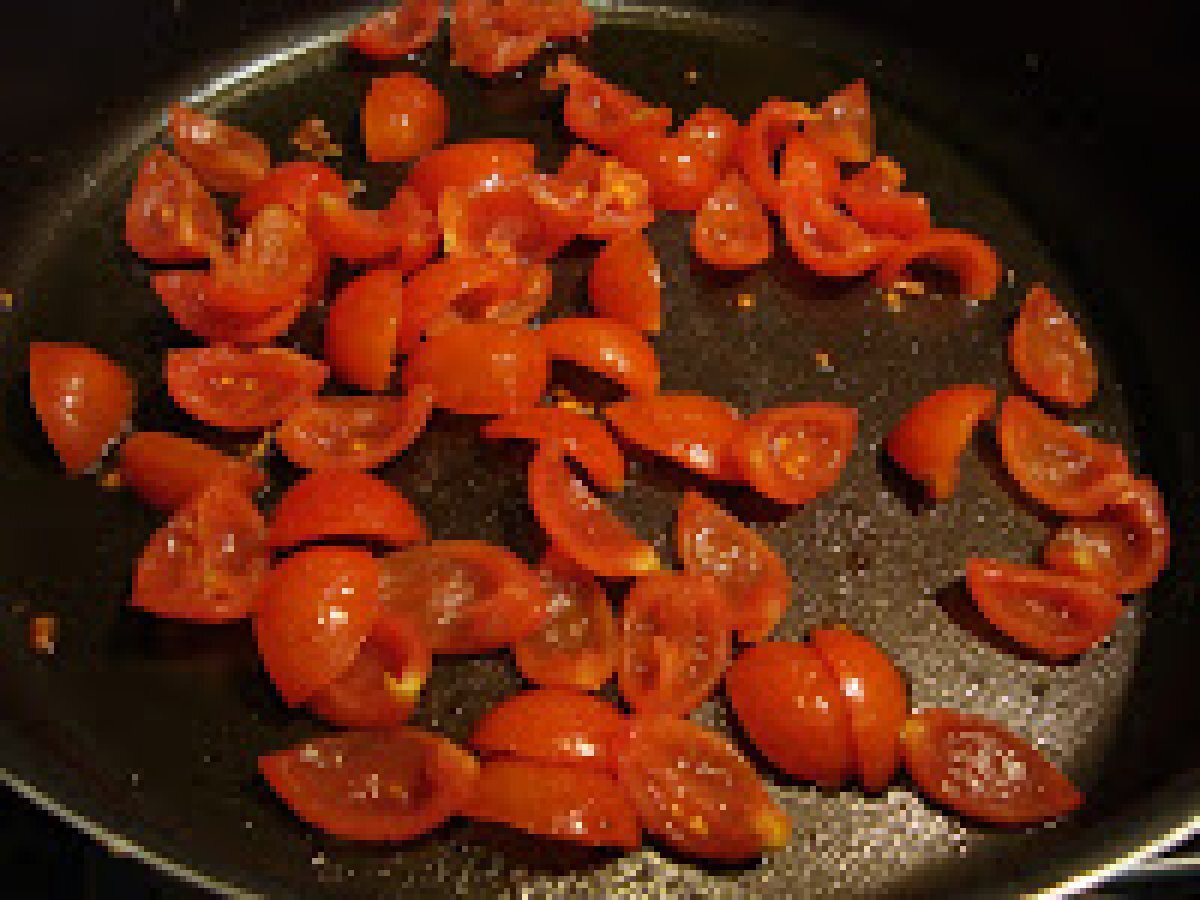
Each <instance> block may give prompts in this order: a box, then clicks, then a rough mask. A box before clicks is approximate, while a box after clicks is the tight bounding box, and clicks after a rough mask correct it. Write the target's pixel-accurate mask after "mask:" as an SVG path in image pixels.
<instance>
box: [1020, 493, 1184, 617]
mask: <svg viewBox="0 0 1200 900" xmlns="http://www.w3.org/2000/svg"><path fill="white" fill-rule="evenodd" d="M1170 551H1171V526H1170V523H1169V522H1168V521H1167V511H1166V508H1165V506H1164V505H1163V498H1162V494H1160V493H1159V491H1158V488H1157V487H1155V485H1154V482H1152V481H1148V480H1146V479H1141V478H1132V477H1117V478H1113V479H1111V480H1110V483H1109V487H1108V489H1107V491H1106V496H1105V498H1104V503H1103V505H1102V507H1101V509H1100V512H1099V513H1097V514H1096V516H1095V517H1093V518H1087V519H1076V520H1074V521H1070V522H1067V523H1066V524H1064V525H1063V526H1062V527H1061V528H1060V529H1059V531H1058V533H1057V534H1055V535H1054V537H1053V538H1052V539H1051V541H1050V543H1049V544H1047V545H1046V547H1045V548H1044V549H1043V550H1042V562H1043V563H1045V564H1046V565H1047V566H1049V567H1050V568H1052V569H1055V570H1057V571H1060V572H1066V573H1068V574H1073V575H1078V576H1082V577H1085V578H1091V579H1093V580H1095V581H1098V582H1100V583H1101V584H1104V585H1106V586H1109V587H1112V588H1113V589H1114V590H1116V591H1118V592H1119V593H1122V594H1134V593H1137V592H1138V591H1144V590H1145V589H1146V588H1148V587H1150V585H1152V584H1154V582H1155V581H1156V580H1157V579H1158V576H1159V575H1161V574H1162V571H1163V569H1165V568H1166V567H1167V559H1168V557H1169V556H1170Z"/></svg>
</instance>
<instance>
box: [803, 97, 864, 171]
mask: <svg viewBox="0 0 1200 900" xmlns="http://www.w3.org/2000/svg"><path fill="white" fill-rule="evenodd" d="M804 131H805V133H806V134H808V135H809V136H810V137H811V138H812V139H813V140H815V141H817V142H818V143H820V144H821V145H822V146H824V147H825V148H826V149H827V150H829V152H830V153H832V154H833V155H834V157H836V158H837V160H838V161H839V162H845V163H866V162H870V161H871V157H872V156H874V145H875V137H874V132H875V129H874V123H873V121H872V118H871V99H870V97H869V95H868V93H867V84H866V82H865V81H863V80H862V79H861V78H859V79H858V80H856V81H852V82H850V84H848V85H846V86H845V87H844V88H842V89H841V90H839V91H835V92H834V93H832V94H830V95H829V97H827V98H826V100H825V102H824V103H822V104H821V106H820V107H819V108H818V109H817V118H816V120H815V121H812V122H809V123H808V124H807V125H806V126H805V129H804Z"/></svg>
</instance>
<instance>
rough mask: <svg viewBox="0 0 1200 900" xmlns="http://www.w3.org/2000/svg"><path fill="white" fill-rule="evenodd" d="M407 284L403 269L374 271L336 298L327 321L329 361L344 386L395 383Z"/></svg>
mask: <svg viewBox="0 0 1200 900" xmlns="http://www.w3.org/2000/svg"><path fill="white" fill-rule="evenodd" d="M403 285H404V273H403V272H401V271H400V270H399V269H390V268H385V269H371V270H370V271H368V272H366V273H364V274H362V275H359V276H358V277H357V278H355V279H354V280H353V281H351V282H350V283H349V284H347V285H346V286H345V287H344V288H342V289H341V291H339V292H338V295H337V297H335V298H334V301H333V303H332V304H331V305H330V307H329V315H328V317H327V318H326V320H325V359H326V360H328V361H329V367H330V368H331V369H332V370H333V374H334V375H336V376H337V377H338V378H339V379H341V380H342V381H344V382H345V383H346V384H349V385H352V386H354V387H357V388H362V389H363V390H364V391H382V390H385V389H386V388H387V386H388V384H389V383H390V382H391V379H392V371H393V359H394V357H395V355H396V343H397V340H398V338H399V334H400V321H401V319H402V309H403V299H402V298H403V291H404V287H403Z"/></svg>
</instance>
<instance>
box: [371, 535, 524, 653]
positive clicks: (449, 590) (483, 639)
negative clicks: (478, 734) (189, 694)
mask: <svg viewBox="0 0 1200 900" xmlns="http://www.w3.org/2000/svg"><path fill="white" fill-rule="evenodd" d="M383 566H384V569H383V581H382V583H381V585H380V587H381V590H382V592H383V599H384V603H385V604H386V605H387V606H388V607H389V608H391V609H393V610H395V611H397V612H400V613H402V614H404V615H407V616H410V617H411V618H412V619H413V620H414V621H415V622H416V623H417V625H418V627H419V628H420V629H421V631H422V633H423V634H424V635H425V636H426V638H427V640H428V641H429V645H430V647H431V648H432V649H433V652H434V653H483V652H487V651H489V650H495V649H497V648H499V647H504V646H507V645H508V644H511V643H513V642H515V641H519V640H520V639H521V638H523V637H525V636H526V635H527V634H530V633H531V632H532V631H534V630H535V629H537V628H539V627H540V626H541V625H542V623H543V622H545V620H546V612H547V611H546V598H545V595H544V593H543V592H542V586H541V583H540V581H539V580H538V578H537V576H536V575H534V574H533V572H531V571H530V570H529V567H528V566H526V565H525V563H523V562H522V561H521V560H520V559H518V558H517V557H516V556H515V555H514V554H513V553H511V552H509V551H508V550H506V549H504V548H503V547H497V546H495V545H493V544H487V543H484V542H483V541H434V542H432V543H429V544H419V545H417V546H415V547H409V548H407V549H405V550H401V551H400V552H398V553H394V554H392V555H391V556H389V557H387V558H386V559H385V560H384V563H383Z"/></svg>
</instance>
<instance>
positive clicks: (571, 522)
mask: <svg viewBox="0 0 1200 900" xmlns="http://www.w3.org/2000/svg"><path fill="white" fill-rule="evenodd" d="M529 503H530V505H531V506H532V507H533V512H534V514H535V515H536V516H537V520H538V522H539V523H540V524H541V526H542V528H544V529H545V531H546V534H548V535H549V536H550V539H551V541H552V542H553V543H554V544H555V545H557V546H558V548H559V550H560V551H561V552H562V553H564V554H566V555H567V556H568V557H570V558H571V559H572V560H573V561H574V562H576V563H577V564H578V565H580V566H581V567H583V568H584V569H586V570H587V571H589V572H591V573H593V574H594V575H599V576H600V577H601V578H631V577H635V576H638V575H644V574H645V573H647V572H654V571H657V570H658V569H659V568H660V567H661V564H660V563H659V559H658V554H657V553H656V552H655V551H654V548H653V547H652V546H651V545H650V544H648V543H646V542H645V541H643V540H642V539H641V538H639V537H638V536H637V535H636V534H634V533H633V531H632V530H630V528H629V526H628V525H626V524H625V523H624V522H622V521H621V520H620V519H618V518H617V516H616V514H615V513H613V511H612V510H611V509H609V508H608V507H607V506H605V505H604V503H603V502H602V501H601V500H600V499H599V498H598V497H597V496H596V495H595V494H593V493H592V492H591V491H590V490H589V489H588V486H587V485H586V484H584V482H583V479H581V478H579V477H578V476H577V475H576V474H575V473H574V472H572V471H571V469H570V468H569V467H568V466H567V463H566V460H564V459H563V458H562V456H561V455H560V453H559V452H558V451H556V450H551V449H550V448H546V447H543V448H540V449H539V450H538V451H537V453H536V454H535V455H534V457H533V462H531V463H530V464H529Z"/></svg>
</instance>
